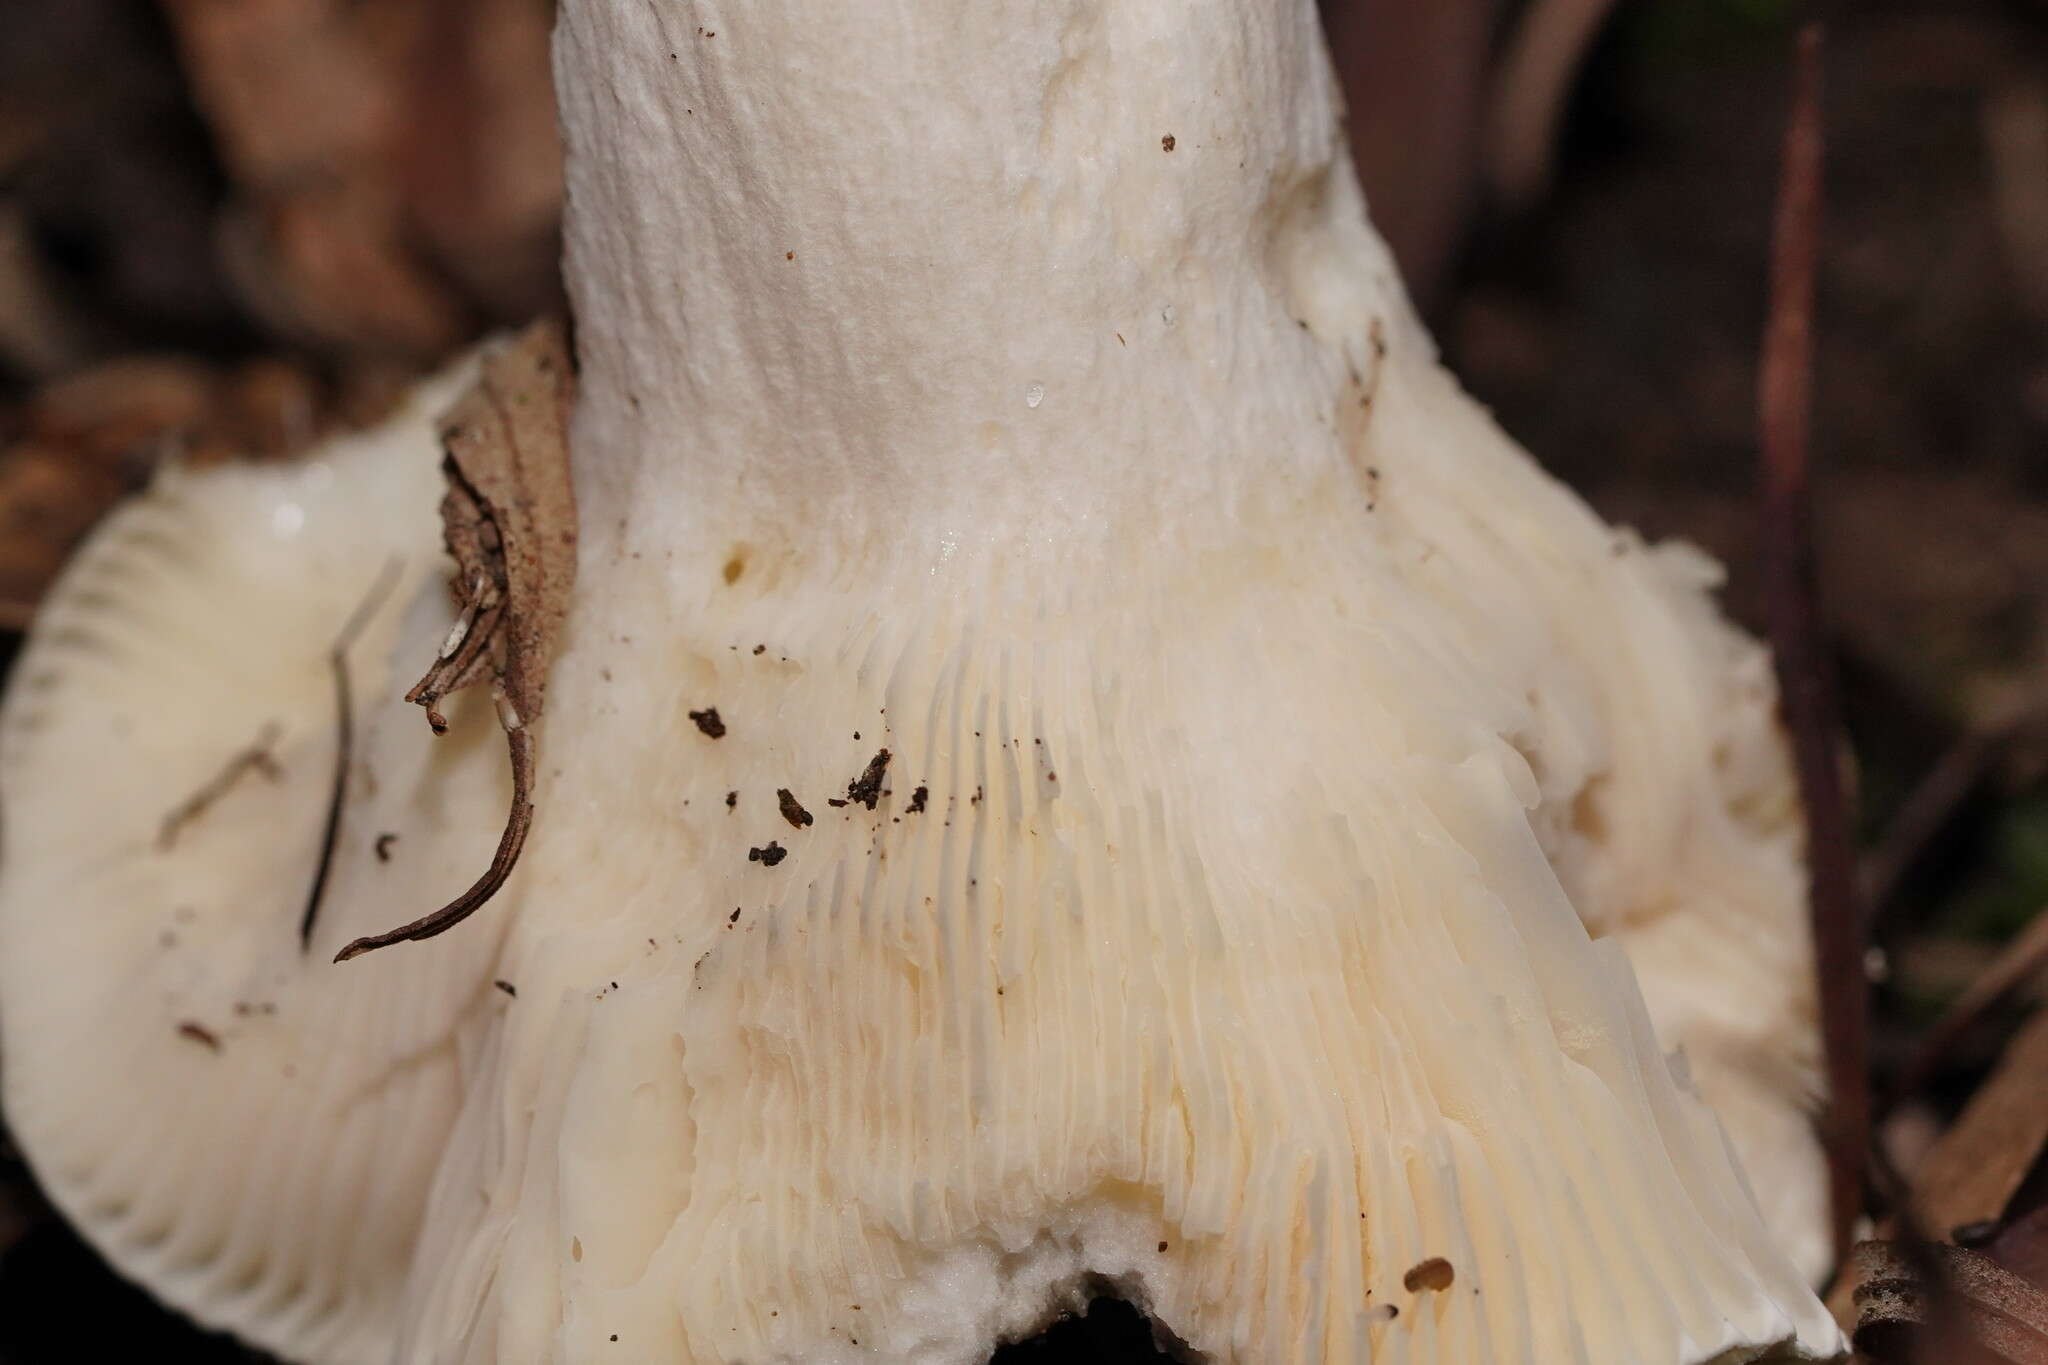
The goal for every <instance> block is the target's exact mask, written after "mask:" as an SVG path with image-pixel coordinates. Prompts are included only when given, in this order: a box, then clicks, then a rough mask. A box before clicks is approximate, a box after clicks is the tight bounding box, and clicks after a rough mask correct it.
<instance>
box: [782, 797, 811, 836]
mask: <svg viewBox="0 0 2048 1365" xmlns="http://www.w3.org/2000/svg"><path fill="white" fill-rule="evenodd" d="M775 802H776V804H777V805H778V806H780V807H781V808H782V818H783V819H785V820H787V821H789V823H790V825H791V827H792V828H795V829H802V828H803V827H804V826H805V825H808V824H810V823H811V813H810V812H809V811H807V810H805V809H804V808H803V805H802V803H801V802H799V801H798V800H797V799H796V797H795V795H794V794H793V793H791V791H790V790H789V788H787V787H777V788H776V789H775Z"/></svg>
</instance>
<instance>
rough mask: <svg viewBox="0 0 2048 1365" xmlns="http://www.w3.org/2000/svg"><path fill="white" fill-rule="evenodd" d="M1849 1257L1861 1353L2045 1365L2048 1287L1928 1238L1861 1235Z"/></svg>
mask: <svg viewBox="0 0 2048 1365" xmlns="http://www.w3.org/2000/svg"><path fill="white" fill-rule="evenodd" d="M1853 1259H1854V1262H1855V1270H1856V1274H1857V1280H1858V1283H1857V1287H1856V1294H1855V1301H1856V1310H1857V1313H1856V1331H1855V1345H1856V1350H1857V1352H1858V1354H1859V1355H1860V1356H1861V1357H1864V1358H1867V1359H1869V1360H1871V1361H1874V1362H1877V1365H1915V1362H1917V1361H1919V1360H1921V1359H1937V1358H1938V1359H1940V1360H1942V1361H1944V1362H1953V1363H1954V1365H1963V1362H1969V1363H1970V1365H2048V1293H2044V1292H2043V1291H2042V1290H2040V1289H2039V1288H2037V1287H2036V1286H2034V1285H2031V1284H2028V1283H2027V1282H2026V1281H2025V1280H2023V1279H2021V1278H2020V1277H2019V1276H2017V1275H2015V1274H2013V1273H2012V1272H2011V1271H2009V1270H2006V1269H2004V1268H2002V1267H2000V1266H1998V1265H1996V1264H1994V1263H1993V1262H1992V1261H1991V1260H1990V1258H1988V1257H1985V1256H1980V1255H1978V1254H1977V1253H1976V1252H1973V1251H1966V1250H1964V1249H1963V1248H1961V1247H1952V1246H1944V1245H1940V1244H1936V1243H1923V1244H1920V1245H1918V1246H1913V1247H1908V1246H1906V1245H1904V1244H1901V1243H1895V1242H1864V1243H1861V1244H1859V1245H1858V1246H1857V1247H1856V1249H1855V1253H1854V1258H1853ZM1930 1279H1933V1280H1935V1281H1938V1283H1935V1284H1930V1283H1929V1281H1930Z"/></svg>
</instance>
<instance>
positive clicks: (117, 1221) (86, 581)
mask: <svg viewBox="0 0 2048 1365" xmlns="http://www.w3.org/2000/svg"><path fill="white" fill-rule="evenodd" d="M467 373H468V372H467V370H462V371H458V372H456V373H454V374H452V375H450V376H448V377H445V378H442V379H440V380H437V381H435V382H434V383H432V384H429V385H426V386H424V387H423V388H422V389H421V390H420V391H419V392H418V393H416V394H414V395H413V396H412V397H411V398H410V399H409V400H408V402H407V403H406V404H405V406H404V409H403V410H402V411H401V412H400V413H398V414H397V415H396V416H394V417H393V418H392V419H391V420H390V421H389V423H388V424H387V425H386V426H384V427H382V428H380V429H378V430H376V431H373V432H370V433H367V434H365V435H362V436H357V437H353V438H348V439H344V440H339V441H336V442H334V443H332V444H330V445H329V446H327V447H326V448H324V449H322V450H320V451H318V452H317V453H316V454H315V455H314V456H312V457H311V458H308V459H305V460H302V461H299V462H296V463H294V464H290V465H224V466H221V467H218V468H213V469H207V470H201V471H189V470H185V469H181V468H177V467H170V468H166V469H165V470H164V471H163V472H162V473H161V474H160V475H159V476H158V478H157V480H156V482H155V484H154V486H153V487H152V488H151V489H150V490H149V491H148V492H147V493H146V494H144V495H142V496H141V497H139V498H137V499H135V500H134V501H132V502H130V503H129V504H128V505H126V506H124V507H123V508H121V509H120V510H118V511H117V512H116V513H115V514H114V515H113V516H112V517H110V518H109V520H108V521H107V523H106V524H105V525H104V526H102V527H101V528H100V529H99V530H98V531H97V532H96V533H95V534H94V536H93V537H92V539H91V541H90V542H89V543H88V545H87V546H86V547H85V548H84V549H83V550H81V551H80V552H79V554H78V555H77V557H76V558H75V559H74V560H73V562H72V564H71V565H70V566H69V568H68V569H67V570H66V572H65V574H64V577H63V579H62V581H61V583H60V584H59V585H58V586H57V588H56V589H55V591H54V592H53V593H52V594H51V596H50V598H49V599H48V601H47V602H46V603H45V605H44V608H43V610H42V612H41V614H40V615H39V617H38V620H37V624H36V629H35V632H34V635H33V639H32V640H31V642H30V644H29V646H28V648H27V649H26V650H25V651H24V653H23V655H22V657H21V658H20V660H19V661H18V663H17V665H16V672H15V676H14V680H13V683H12V685H11V687H10V689H9V693H8V697H7V705H6V711H5V716H4V720H0V803H4V816H5V831H4V833H5V871H4V874H0V1034H4V1037H5V1041H6V1055H5V1070H4V1080H5V1099H6V1111H7V1119H8V1123H9V1125H10V1127H11V1128H12V1130H13V1132H14V1134H15V1136H16V1138H17V1140H18V1141H19V1142H20V1143H21V1145H22V1147H23V1149H24V1150H25V1151H26V1152H27V1153H28V1154H29V1155H30V1157H31V1159H32V1160H33V1161H34V1164H35V1169H36V1172H37V1175H38V1177H39V1178H40V1179H41V1181H42V1183H43V1186H44V1188H45V1189H46V1190H47V1191H48V1193H49V1195H50V1197H51V1198H52V1199H53V1200H54V1201H55V1202H56V1204H57V1205H58V1207H59V1208H61V1209H62V1210H63V1211H64V1212H65V1214H66V1215H67V1216H68V1217H69V1218H71V1220H72V1221H73V1222H74V1223H76V1224H77V1225H78V1227H79V1228H80V1229H81V1230H83V1231H84V1233H85V1234H86V1235H87V1236H88V1237H89V1238H90V1239H91V1240H92V1241H93V1243H94V1244H95V1245H97V1246H98V1247H99V1248H100V1250H101V1251H103V1252H104V1253H105V1254H106V1255H107V1257H108V1258H109V1259H110V1260H111V1261H113V1263H114V1264H115V1265H116V1266H117V1267H119V1268H120V1269H121V1270H122V1271H123V1272H125V1273H127V1274H129V1275H132V1276H134V1277H135V1278H137V1279H139V1280H141V1281H142V1282H143V1283H145V1284H147V1285H148V1286H149V1287H150V1288H151V1289H152V1290H154V1291H155V1292H156V1293H157V1294H159V1295H160V1296H162V1297H163V1298H164V1299H165V1300H167V1301H168V1302H170V1303H172V1304H174V1305H175V1306H177V1307H179V1308H182V1309H184V1310H186V1311H187V1312H189V1313H191V1314H192V1315H193V1316H194V1317H197V1318H199V1319H200V1320H201V1321H203V1322H206V1323H208V1324H211V1325H214V1326H220V1327H227V1328H230V1329H232V1330H234V1331H235V1332H237V1333H238V1334H240V1335H242V1336H243V1337H245V1338H247V1339H248V1340H250V1341H253V1342H256V1343H258V1344H260V1345H262V1346H264V1347H267V1348H269V1349H271V1350H273V1351H276V1352H279V1353H281V1354H283V1355H284V1356H286V1357H287V1358H289V1359H296V1360H319V1361H372V1360H382V1359H385V1358H387V1356H388V1346H389V1342H390V1339H391V1336H392V1333H393V1331H394V1318H395V1314H396V1311H397V1305H398V1300H399V1294H400V1289H401V1287H402V1285H403V1283H404V1279H405V1272H406V1267H407V1265H408V1263H409V1259H410V1256H409V1253H410V1250H411V1246H412V1241H413V1237H414V1235H415V1231H416V1229H417V1227H418V1224H419V1219H420V1206H421V1204H422V1202H423V1200H424V1199H425V1196H426V1189H427V1183H428V1180H429V1178H430V1177H431V1175H432V1173H433V1170H434V1165H435V1161H436V1159H437V1156H438V1146H439V1143H440V1141H441V1138H442V1136H443V1135H444V1134H445V1133H446V1132H447V1130H448V1127H449V1125H450V1124H451V1123H452V1121H453V1119H454V1115H455V1110H456V1106H457V1104H458V1102H459V1100H460V1097H461V1091H462V1086H461V1072H462V1068H461V1064H460V1051H461V1046H460V1045H459V1044H460V1042H461V1040H462V1039H463V1037H464V1036H465V1031H466V1033H467V1034H468V1035H474V1034H475V1033H476V1032H477V1030H478V1027H479V1026H480V1025H481V1023H482V1021H483V1018H484V1016H485V1014H486V1012H487V1007H488V1006H490V1005H491V1004H492V1003H493V1001H495V1000H497V999H500V998H501V997H499V996H498V994H497V992H495V991H493V990H492V989H491V986H490V976H489V974H488V972H487V970H486V968H487V965H488V962H489V959H490V956H491V953H492V946H493V945H492V941H491V940H492V935H491V933H490V931H489V929H488V928H486V929H485V931H484V932H483V933H481V934H478V935H476V936H474V937H473V938H471V939H470V940H468V941H467V942H462V943H457V944H453V945H451V948H452V951H451V952H449V953H447V954H444V955H440V956H439V957H438V959H427V958H423V957H413V958H402V957H395V956H394V957H390V958H388V959H386V960H380V961H377V962H375V963H369V964H365V966H366V967H367V968H368V974H367V975H350V976H345V975H343V974H342V973H340V972H338V971H336V970H335V969H334V968H332V967H331V966H330V965H329V963H328V958H329V957H330V956H331V955H332V953H333V946H334V944H336V943H338V942H341V941H345V940H346V937H347V935H348V933H349V931H350V927H351V926H352V925H353V926H354V927H355V930H356V931H357V932H360V931H362V930H363V929H366V928H368V927H371V926H372V925H374V924H375V922H376V921H378V920H381V919H385V918H387V917H388V916H390V915H391V914H392V913H393V912H394V910H395V909H399V908H402V907H405V906H408V905H410V904H413V903H414V902H415V900H416V898H418V897H420V896H422V895H428V894H431V890H430V889H429V888H436V887H442V886H449V885H459V884H460V883H461V881H462V879H463V878H464V876H465V875H467V874H472V873H473V871H474V868H473V866H471V864H472V863H473V862H474V860H475V859H476V858H477V856H478V855H479V852H480V851H483V850H487V849H488V847H489V841H490V838H491V837H492V836H493V833H494V827H495V823H496V821H497V820H498V819H499V818H500V817H501V815H502V802H503V800H504V796H503V786H504V779H503V775H502V773H501V768H502V766H503V758H502V751H501V750H500V749H499V748H498V747H497V746H496V745H495V744H494V742H493V737H492V734H491V731H492V729H493V728H494V727H492V725H491V723H490V721H489V718H488V706H485V707H483V708H481V709H482V711H483V713H484V714H483V715H482V716H481V717H480V718H479V717H466V718H464V720H463V722H462V729H461V732H460V733H459V734H458V735H455V736H451V737H450V739H449V740H448V741H446V742H443V743H441V744H436V745H431V746H430V745H425V744H421V743H419V742H418V736H417V735H416V734H415V733H414V730H415V727H416V726H417V724H418V722H417V718H416V716H415V715H411V714H408V712H410V710H411V708H402V709H399V708H394V707H392V706H391V705H390V704H389V703H390V701H391V699H392V698H394V697H395V696H397V695H398V694H399V693H401V692H403V690H404V687H405V684H406V683H407V682H409V681H410V679H409V678H406V677H404V676H403V674H402V672H397V671H393V669H392V668H391V667H390V666H389V664H388V661H389V660H390V659H392V658H393V657H394V656H395V657H397V658H399V659H401V660H405V661H410V660H412V659H417V658H419V657H421V656H422V649H423V648H424V649H427V650H431V648H432V645H431V644H426V645H424V646H422V644H421V641H425V640H430V639H433V638H437V637H438V633H439V632H440V631H445V630H446V629H447V624H448V616H449V612H448V608H447V606H446V591H445V588H444V587H443V585H442V574H443V570H442V568H441V562H442V559H441V554H440V546H439V540H440V532H439V526H438V524H437V521H436V519H435V515H434V503H435V499H436V498H437V496H438V490H439V474H438V447H437V445H436V442H435V440H434V435H433V428H432V424H431V419H432V418H433V416H434V415H435V414H436V412H437V411H438V410H439V408H440V407H442V406H444V405H445V404H446V403H447V401H448V400H449V398H450V397H451V396H452V395H453V394H454V393H455V392H457V391H459V389H460V388H461V386H462V385H463V384H464V383H466V382H467ZM392 566H396V567H395V572H393V573H387V569H390V568H391V567H392ZM380 578H381V579H383V580H384V582H383V584H382V587H383V589H384V591H383V592H382V593H381V602H380V603H377V604H373V606H375V607H376V610H375V613H374V615H373V616H371V617H370V619H369V620H368V622H367V625H366V627H365V628H364V629H363V631H362V633H361V635H360V636H359V638H358V640H357V642H356V644H355V647H354V648H353V649H351V650H350V651H349V659H350V670H351V682H352V684H353V691H354V693H355V701H356V716H355V722H356V725H355V730H356V733H355V745H354V749H355V764H354V766H353V771H352V774H351V778H352V781H351V794H350V800H349V801H348V803H347V806H346V809H345V810H344V812H343V823H342V825H341V827H340V830H339V837H338V839H337V842H336V845H335V854H334V858H333V862H332V866H331V869H330V875H329V878H328V884H327V888H326V893H325V896H324V898H323V899H324V902H325V904H324V908H323V911H322V915H321V920H320V922H319V923H318V924H317V925H316V928H315V937H314V944H313V946H312V948H311V949H310V950H306V949H303V948H302V945H301V941H300V922H301V916H302V914H303V912H304V910H305V908H306V905H307V901H308V897H309V893H310V890H311V883H312V880H313V876H314V869H315V866H316V864H317V862H318V851H319V848H320V845H321V842H322V835H323V830H324V827H325V824H326V817H327V811H328V806H329V799H330V795H331V792H332V786H333V778H334V771H335V743H336V726H337V717H338V713H337V709H336V694H335V687H334V682H333V678H332V670H331V667H330V661H329V655H330V651H331V649H332V647H333V645H334V643H335V639H336V636H337V633H338V632H339V631H340V630H341V628H342V626H343V623H344V622H345V621H346V620H347V619H348V617H349V616H350V614H351V612H352V611H354V610H355V609H356V608H357V607H358V605H359V604H361V603H362V602H363V600H364V599H365V597H366V595H368V594H370V593H371V592H372V591H373V589H374V588H376V587H377V586H378V584H379V580H380ZM478 719H481V722H482V723H481V724H478V723H477V720H478ZM408 721H410V722H411V723H410V724H407V723H406V722H408ZM259 749H260V751H261V753H262V754H263V758H262V759H261V760H260V761H258V760H256V759H254V758H253V754H254V753H255V752H256V751H258V750H259ZM244 756H250V757H248V758H247V759H246V760H245V757H244ZM209 791H211V792H212V793H213V795H212V798H211V799H210V800H208V799H205V797H204V795H203V794H204V793H207V792H209ZM385 832H397V833H398V838H397V839H395V840H389V841H386V842H385V843H384V846H383V849H382V853H383V855H384V856H382V857H380V856H379V850H378V840H379V836H380V835H381V834H383V833H385ZM378 927H381V926H378ZM323 945H325V951H321V948H322V946H323Z"/></svg>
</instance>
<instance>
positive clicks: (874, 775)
mask: <svg viewBox="0 0 2048 1365" xmlns="http://www.w3.org/2000/svg"><path fill="white" fill-rule="evenodd" d="M888 771H889V751H888V750H887V749H878V750H876V751H875V756H874V757H873V758H871V759H869V760H868V766H867V768H866V770H865V771H863V772H862V773H861V775H860V776H859V777H856V778H855V779H853V781H851V782H849V783H847V784H846V799H847V800H849V801H857V802H859V803H860V804H861V805H863V806H866V807H867V808H868V809H869V810H873V809H874V808H875V802H877V801H879V800H881V799H882V778H883V776H884V775H885V774H887V773H888Z"/></svg>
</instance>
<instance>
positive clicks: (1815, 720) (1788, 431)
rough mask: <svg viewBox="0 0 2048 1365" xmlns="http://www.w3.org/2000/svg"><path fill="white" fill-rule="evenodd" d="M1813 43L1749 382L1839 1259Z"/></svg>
mask: <svg viewBox="0 0 2048 1365" xmlns="http://www.w3.org/2000/svg"><path fill="white" fill-rule="evenodd" d="M1820 53H1821V34H1820V28H1819V26H1818V25H1809V26H1808V27H1807V28H1806V29H1804V30H1803V31H1802V32H1801V33H1800V35H1799V57H1798V73H1797V79H1796V83H1795V87H1794V94H1793V102H1792V113H1791V117H1790V119H1789V121H1788V123H1787V126H1786V129H1785V145H1784V161H1783V165H1782V169H1781V172H1780V178H1779V182H1778V206H1777V217H1776V222H1775V224H1774V227H1773V231H1772V238H1771V302H1770V316H1769V320H1768V321H1767V323H1766V324H1765V328H1764V339H1763V358H1762V365H1761V371H1760V373H1759V376H1758V393H1757V418H1758V429H1759V434H1760V437H1761V453H1762V466H1763V467H1762V477H1763V528H1762V529H1763V555H1764V564H1765V569H1766V573H1765V582H1766V584H1767V589H1768V592H1769V600H1768V606H1769V614H1770V634H1771V644H1772V646H1773V649H1774V651H1775V654H1776V657H1777V669H1778V688H1779V693H1780V699H1781V700H1780V704H1781V706H1782V707H1783V712H1784V719H1785V728H1786V729H1787V731H1789V732H1790V735H1791V740H1792V752H1793V759H1794V762H1795V763H1796V765H1797V768H1798V772H1799V791H1800V797H1801V800H1802V802H1803V804H1804V806H1805V810H1806V827H1807V865H1808V868H1809V872H1810V876H1811V890H1810V896H1811V909H1812V915H1813V940H1814V957H1815V964H1814V965H1815V968H1816V970H1817V972H1818V974H1819V987H1820V1014H1821V1035H1822V1038H1823V1040H1824V1042H1825V1045H1826V1049H1827V1073H1828V1092H1829V1100H1828V1108H1827V1112H1826V1115H1825V1117H1824V1119H1823V1122H1822V1130H1821V1140H1822V1143H1823V1145H1824V1146H1825V1147H1826V1149H1827V1153H1828V1185H1829V1195H1830V1207H1831V1214H1832V1218H1831V1221H1832V1224H1833V1229H1834V1236H1835V1251H1836V1254H1837V1256H1840V1255H1842V1254H1844V1253H1846V1252H1847V1250H1848V1246H1849V1239H1850V1231H1851V1228H1852V1226H1853V1225H1854V1223H1855V1220H1856V1218H1857V1216H1858V1214H1860V1213H1861V1212H1862V1209H1863V1190H1864V1168H1865V1154H1866V1149H1867V1144H1868V1134H1869V1128H1870V1096H1869V1083H1868V1079H1867V1073H1866V1069H1865V1068H1866V1057H1867V1040H1866V1035H1867V1032H1868V1021H1867V1010H1868V996H1869V985H1868V982H1867V980H1866V978H1865V976H1864V965H1863V958H1864V943H1865V934H1864V923H1863V911H1862V906H1861V903H1860V897H1859V895H1858V887H1857V882H1856V864H1855V857H1854V852H1853V850H1852V848H1851V845H1850V835H1849V827H1850V822H1849V811H1848V797H1847V794H1846V793H1845V792H1844V791H1843V789H1842V779H1841V772H1840V769H1839V767H1838V766H1837V758H1838V751H1837V743H1838V739H1839V736H1840V734H1841V726H1840V720H1839V716H1840V712H1839V710H1838V707H1837V704H1836V700H1835V679H1834V669H1833V667H1832V664H1831V661H1830V660H1829V658H1828V655H1827V651H1826V647H1825V644H1824V639H1823V634H1822V630H1821V625H1820V620H1821V617H1820V607H1819V594H1818V592H1817V591H1816V588H1815V576H1814V557H1813V540H1812V526H1811V516H1812V503H1811V498H1810V493H1809V489H1808V485H1807V428H1808V421H1809V416H1810V412H1811V404H1812V386H1813V293H1814V275H1815V268H1816V263H1817V261H1818V258H1819V254H1820V225H1821V166H1822V139H1821V110H1820V97H1821V73H1820Z"/></svg>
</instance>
